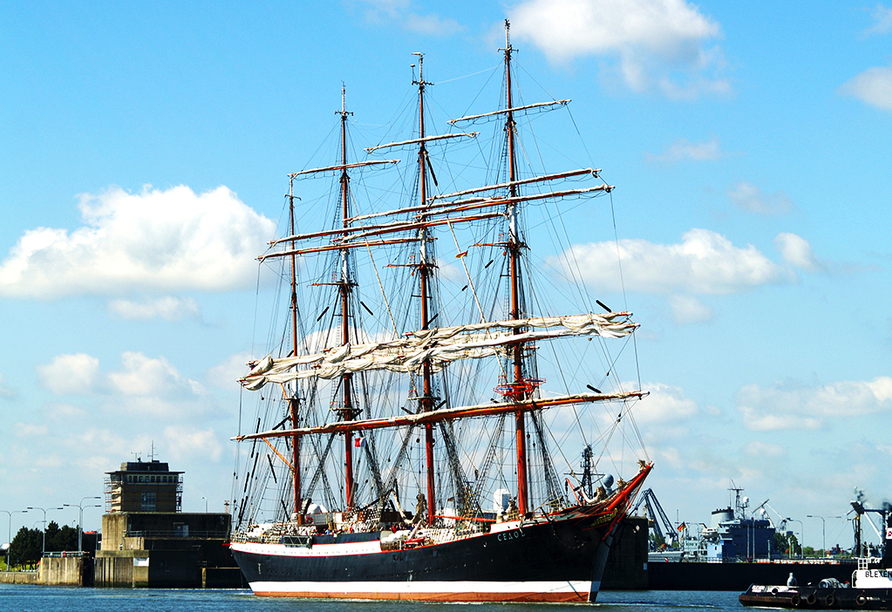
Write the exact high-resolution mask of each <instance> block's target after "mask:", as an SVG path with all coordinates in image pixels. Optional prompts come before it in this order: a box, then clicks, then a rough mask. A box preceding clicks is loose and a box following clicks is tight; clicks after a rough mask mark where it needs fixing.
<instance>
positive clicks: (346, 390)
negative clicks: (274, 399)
mask: <svg viewBox="0 0 892 612" xmlns="http://www.w3.org/2000/svg"><path fill="white" fill-rule="evenodd" d="M338 114H340V116H341V166H342V167H341V177H340V182H341V190H340V191H341V218H342V226H343V227H344V229H347V228H348V227H349V226H350V203H349V196H350V176H349V175H348V174H347V116H348V115H350V114H351V113H348V112H347V92H346V89H345V88H344V87H343V86H342V87H341V110H340V111H338ZM349 257H350V250H349V249H341V278H340V281H339V282H338V292H339V293H340V302H341V344H342V345H347V344H350V301H349V298H350V291H351V290H352V283H351V279H350V268H349V264H350V261H349ZM341 394H342V395H341V398H342V401H341V406H340V408H339V409H338V411H339V413H340V416H341V420H342V421H352V420H353V419H354V417H355V416H356V410H355V409H354V407H353V374H351V373H349V372H347V373H345V374H344V375H343V376H342V378H341ZM354 489H355V483H354V480H353V431H352V430H347V431H345V432H344V493H345V498H346V499H345V501H346V504H347V509H348V510H351V509H352V508H353V506H354V501H355V500H354V492H355V491H354Z"/></svg>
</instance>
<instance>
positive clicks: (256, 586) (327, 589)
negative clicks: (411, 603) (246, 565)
mask: <svg viewBox="0 0 892 612" xmlns="http://www.w3.org/2000/svg"><path fill="white" fill-rule="evenodd" d="M590 587H591V582H589V581H586V580H574V581H564V582H535V581H528V582H484V581H476V580H475V581H430V582H424V581H414V580H413V581H410V582H284V581H283V582H278V581H276V582H266V581H257V582H252V583H251V590H253V591H254V594H255V595H259V596H266V597H277V596H278V597H314V598H333V599H389V600H417V601H587V600H588V594H589V589H590Z"/></svg>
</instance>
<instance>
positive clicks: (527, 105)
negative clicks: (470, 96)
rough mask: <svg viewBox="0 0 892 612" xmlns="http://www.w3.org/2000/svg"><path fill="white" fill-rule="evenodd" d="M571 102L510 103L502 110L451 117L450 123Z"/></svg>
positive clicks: (511, 113) (564, 104)
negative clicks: (521, 104) (512, 104)
mask: <svg viewBox="0 0 892 612" xmlns="http://www.w3.org/2000/svg"><path fill="white" fill-rule="evenodd" d="M569 103H570V100H555V101H554V102H536V103H535V104H526V105H524V106H515V107H511V105H510V104H509V106H508V108H503V109H501V110H497V111H492V112H489V113H483V114H480V115H468V116H467V117H459V118H458V119H450V120H449V123H450V124H451V125H455V124H456V123H458V122H459V121H474V120H475V119H484V118H486V117H492V116H494V115H505V114H510V115H513V114H514V113H516V112H519V111H525V110H529V109H531V108H544V107H546V106H558V105H560V106H567V105H568V104H569Z"/></svg>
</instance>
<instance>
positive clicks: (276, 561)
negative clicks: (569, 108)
mask: <svg viewBox="0 0 892 612" xmlns="http://www.w3.org/2000/svg"><path fill="white" fill-rule="evenodd" d="M505 41H506V44H505V48H504V49H503V50H502V53H503V54H504V81H503V86H502V87H501V97H502V100H501V104H500V107H501V109H500V110H496V111H491V112H486V113H482V114H475V115H468V116H465V117H462V118H460V119H455V120H452V121H449V122H448V125H451V126H462V125H471V124H480V125H483V126H486V125H489V126H490V127H492V128H493V132H494V134H495V139H496V143H495V144H494V146H493V147H492V149H491V151H492V152H493V153H494V156H495V157H496V158H497V160H498V161H499V163H497V164H494V165H493V168H494V169H493V170H492V171H491V173H490V174H491V176H489V177H487V181H488V183H487V184H485V185H484V186H475V184H474V183H471V182H470V179H469V177H470V176H471V175H475V176H474V178H475V179H476V178H477V176H476V175H478V174H479V170H480V169H481V168H482V166H481V165H479V164H477V163H474V162H473V161H459V162H458V163H456V164H454V165H448V162H447V161H446V159H447V157H446V156H445V155H443V156H441V155H440V153H442V151H443V150H445V149H450V153H452V152H453V150H454V151H455V152H456V154H457V156H458V157H462V154H463V155H464V157H462V159H465V158H467V157H468V154H469V153H472V152H475V151H477V152H481V151H484V146H483V145H482V144H481V143H480V141H481V140H482V139H481V138H478V136H479V133H478V132H458V131H448V132H446V133H443V134H433V133H431V132H432V131H431V129H430V127H429V123H430V119H429V114H430V113H429V111H428V110H427V108H426V106H425V103H426V95H427V89H428V87H429V86H430V85H431V83H428V82H426V81H425V80H424V71H423V57H422V55H421V54H415V55H417V56H418V57H417V77H416V76H415V75H416V73H415V65H414V64H413V87H415V88H417V107H416V109H415V110H413V113H412V114H413V117H414V119H413V121H414V122H415V123H414V129H413V134H412V136H413V137H411V138H408V139H402V140H398V141H394V142H389V143H387V144H381V145H378V146H374V147H370V148H368V149H367V152H368V153H369V155H376V154H380V152H390V151H395V150H398V151H404V152H405V151H408V156H409V157H410V158H414V159H415V161H414V162H412V163H409V164H400V163H398V160H395V159H377V158H374V159H365V160H360V161H354V160H353V159H351V158H350V156H349V155H348V152H349V150H350V147H349V146H348V143H350V142H351V140H350V132H348V124H350V122H349V117H350V115H351V113H349V112H348V111H347V108H346V102H345V96H344V95H343V94H342V104H341V110H340V111H339V115H340V122H339V128H340V129H339V143H338V151H337V159H336V163H335V164H334V165H328V166H323V167H316V168H312V169H308V170H303V171H301V172H296V173H294V174H292V175H290V177H289V178H290V189H289V193H288V195H287V196H286V202H287V208H288V212H289V215H288V218H289V223H290V227H289V228H288V230H287V232H286V233H287V234H288V235H286V236H284V237H282V238H280V239H278V240H275V241H273V242H272V243H271V245H270V250H269V251H268V252H267V253H266V254H265V255H262V256H261V257H260V258H259V259H260V260H261V261H263V262H266V263H275V262H278V263H279V264H281V273H280V276H279V278H280V279H281V285H282V287H283V289H285V291H284V292H283V293H284V294H285V295H287V296H289V297H288V298H287V299H288V303H287V304H283V305H282V306H283V307H282V308H281V311H283V312H284V311H286V310H287V312H288V313H289V315H288V317H287V320H286V321H285V322H284V325H281V326H279V327H284V328H285V330H286V331H285V332H284V333H282V332H271V337H272V341H271V343H272V344H273V345H276V346H275V348H274V350H272V351H271V352H270V353H269V355H267V356H266V357H263V358H261V359H258V360H257V361H252V362H251V363H249V364H248V365H249V367H250V371H249V372H248V373H247V374H246V375H245V376H244V377H243V378H242V379H241V384H242V385H243V387H244V388H245V389H246V390H250V391H255V392H257V393H258V394H259V402H258V405H259V411H258V414H257V416H256V418H254V419H252V420H251V421H250V424H249V426H248V427H249V428H250V430H249V431H248V432H242V433H240V434H239V435H238V436H236V438H235V439H236V440H238V441H240V442H242V445H241V446H240V452H239V453H238V456H239V460H238V461H239V463H240V465H239V467H238V469H237V472H236V473H237V478H236V483H235V491H234V498H235V506H234V521H233V525H234V527H233V533H232V537H231V550H232V553H233V556H234V557H235V559H236V561H237V562H238V564H239V566H240V567H241V570H242V572H243V573H244V575H245V577H246V579H247V581H248V583H249V584H250V586H251V588H252V590H253V591H254V593H255V594H257V595H265V596H292V597H340V598H368V599H413V600H439V601H594V599H595V597H596V596H597V593H598V589H599V588H600V583H601V577H602V574H603V572H604V567H605V562H606V559H607V554H608V552H609V550H610V546H611V543H612V539H613V536H614V535H615V532H616V530H617V528H618V526H619V525H620V524H621V523H622V521H623V520H624V517H625V515H626V511H627V509H628V508H629V506H630V504H631V502H632V501H633V499H634V497H635V495H636V493H637V492H638V491H639V489H640V487H641V485H642V483H643V481H644V479H645V478H646V476H647V474H648V473H649V472H650V470H651V463H650V462H649V461H647V460H646V458H642V456H643V455H642V454H632V453H629V452H628V451H627V450H626V446H628V445H629V442H630V441H632V442H635V443H637V442H640V440H635V438H636V436H637V434H638V432H637V429H636V428H635V427H634V420H633V418H632V416H631V413H630V410H631V408H632V405H633V404H635V403H637V400H639V399H641V398H642V397H644V396H645V395H646V392H644V391H641V390H638V389H637V387H638V386H639V385H629V383H628V382H627V381H626V380H624V379H622V378H621V377H620V376H618V375H617V374H616V373H615V367H616V365H617V357H616V356H615V355H614V354H613V352H612V348H613V347H611V344H613V343H616V344H618V345H619V347H618V348H619V352H620V353H622V352H623V351H622V349H623V348H625V347H628V346H629V345H632V347H633V348H632V349H631V350H630V351H628V352H630V353H634V352H635V350H634V336H633V332H634V331H635V329H636V328H637V324H636V323H633V322H632V321H631V320H630V317H631V314H630V313H629V312H614V311H612V310H610V309H609V308H607V307H606V306H604V305H603V303H601V302H600V301H598V300H595V299H594V298H593V297H591V296H589V295H588V293H587V292H586V291H585V290H584V288H582V287H577V288H576V289H574V291H573V292H572V295H571V296H570V297H566V296H565V294H566V293H568V291H567V289H566V287H565V286H564V285H561V284H558V283H555V284H553V285H550V286H549V285H545V284H543V283H547V282H553V277H554V275H556V274H558V273H559V272H561V271H562V270H563V273H566V270H571V271H574V270H575V274H576V276H577V280H578V278H579V276H580V271H579V269H578V267H577V268H574V265H575V266H579V264H578V262H577V263H573V262H569V263H567V264H566V265H565V266H561V265H560V264H555V263H553V262H550V261H549V262H543V261H542V260H535V259H533V257H532V253H533V250H532V249H533V245H532V244H530V242H531V241H530V239H531V238H532V237H533V235H534V234H538V233H541V232H543V231H545V229H561V225H560V222H559V221H558V219H559V215H560V213H561V207H562V205H563V204H564V203H566V202H572V203H576V204H579V203H582V204H585V203H587V202H589V201H590V200H591V198H593V197H596V196H600V195H606V194H609V193H610V192H611V190H612V189H613V188H612V186H610V185H608V184H606V183H605V182H604V181H603V180H602V179H601V178H600V174H599V172H600V171H599V170H597V169H593V168H583V169H578V170H571V171H565V172H560V173H552V174H548V173H537V174H533V173H531V172H528V171H525V170H524V169H523V167H522V164H520V163H519V160H520V159H521V158H522V156H523V155H522V154H523V153H524V152H525V153H527V154H528V153H530V151H529V150H526V149H523V148H522V145H521V134H522V128H521V124H520V120H522V119H525V118H528V117H531V116H533V115H538V113H540V112H543V111H547V110H550V109H560V108H563V107H565V106H566V104H567V103H568V100H560V101H551V102H544V103H534V104H518V103H517V102H515V98H516V96H517V93H516V91H515V85H514V83H513V75H512V66H513V60H514V57H513V55H514V53H515V51H514V49H513V48H512V46H511V44H510V38H509V37H508V23H507V22H506V37H505ZM413 97H414V96H413ZM444 127H445V125H444ZM450 129H455V128H450ZM469 143H471V144H470V146H468V144H469ZM403 166H408V167H409V168H412V169H413V170H412V171H403V170H401V168H403ZM435 168H436V169H437V171H436V172H435ZM319 177H329V179H330V184H331V189H330V190H329V191H330V193H331V194H332V195H331V196H330V198H329V201H328V202H329V204H324V203H322V201H321V198H320V200H319V201H315V200H314V201H300V200H299V198H298V196H297V195H296V194H295V189H294V186H295V184H296V183H297V184H300V183H299V181H301V180H302V179H310V178H319ZM357 177H359V178H363V179H365V178H367V177H374V178H376V179H378V180H377V183H375V181H374V179H370V181H369V182H370V183H371V184H372V185H371V186H369V185H368V184H366V185H363V186H362V187H360V186H359V185H360V183H359V182H358V181H357V180H356V179H357ZM438 178H439V180H438ZM440 183H444V184H452V185H454V186H455V188H453V189H448V190H444V191H449V193H441V192H440ZM478 184H479V183H478ZM397 187H399V189H398V188H397ZM307 191H308V192H309V191H311V190H310V189H307ZM398 192H404V193H407V194H408V195H406V196H403V197H402V199H400V196H398V195H395V194H396V193H398ZM329 207H330V208H331V209H333V210H330V211H329V210H328V209H329ZM323 208H325V210H326V212H325V214H322V213H321V212H320V210H322V209H323ZM577 211H578V207H577ZM577 214H579V213H578V212H577ZM536 215H537V216H538V221H536V222H535V223H536V224H537V227H536V228H534V229H535V231H533V230H531V229H530V222H531V221H530V219H531V218H533V217H534V216H536ZM304 219H306V224H305V223H304ZM324 223H327V225H324V226H323V227H321V228H319V229H313V230H311V231H307V230H306V229H305V225H309V224H317V225H318V224H324ZM298 225H301V228H300V229H301V230H302V231H301V232H298ZM438 242H442V243H444V245H447V246H445V247H441V249H439V250H441V251H442V250H445V251H447V253H446V254H445V255H438V253H437V251H438V249H437V246H438ZM559 244H560V243H559ZM563 245H564V246H565V247H566V250H565V251H564V253H565V256H567V257H571V255H570V254H572V250H571V249H570V248H569V244H568V243H566V242H564V243H563ZM453 249H454V259H452V258H451V257H450V256H451V255H452V254H453ZM548 267H550V268H551V270H550V271H547V273H546V274H544V277H545V281H542V280H541V279H539V278H538V277H539V275H540V273H541V272H542V269H543V268H548ZM571 273H572V272H571ZM537 283H538V284H537ZM554 297H558V298H559V300H558V301H561V300H562V301H563V302H565V303H571V304H572V303H575V304H576V305H575V306H572V308H575V309H576V310H575V311H572V310H571V311H570V314H565V313H566V312H567V310H560V311H557V310H553V309H552V308H553V307H552V306H551V305H549V301H550V300H551V298H554ZM564 308H570V306H564ZM561 313H564V314H561ZM275 329H278V327H276V328H275ZM274 334H275V335H274ZM546 374H547V375H548V376H549V377H553V378H554V379H556V380H555V381H554V383H547V382H546V379H545V375H546ZM636 380H637V379H636ZM580 381H581V382H580ZM586 381H588V382H586ZM595 384H597V385H598V386H599V387H603V388H606V389H608V390H607V391H601V390H600V389H599V388H597V387H595V386H594V385H595ZM630 386H631V387H632V388H629V387H630ZM626 424H631V426H632V427H631V429H632V433H631V434H629V433H628V432H626V431H624V430H622V429H621V428H622V427H624V426H625V425H626ZM611 441H612V442H616V441H619V442H620V443H621V445H622V447H623V450H622V452H619V453H617V452H614V451H611V450H610V444H609V443H610V442H611ZM577 442H578V443H579V445H578V447H577V446H574V445H575V444H576V443H577ZM571 447H572V448H571ZM573 449H576V451H574V450H573ZM593 449H597V450H593ZM577 451H583V453H582V454H583V462H582V464H580V462H579V460H578V458H579V453H578V452H577ZM635 452H636V453H641V452H642V451H641V449H640V448H636V450H635ZM561 461H563V462H564V463H563V464H560V462H561ZM605 466H612V467H611V469H613V468H614V467H615V468H616V469H622V468H623V467H625V468H626V469H628V470H629V471H630V472H631V475H630V478H629V479H628V480H623V479H622V478H620V477H617V478H614V477H613V476H611V475H608V474H606V470H605V472H604V473H602V472H601V470H604V469H605ZM562 468H563V469H562Z"/></svg>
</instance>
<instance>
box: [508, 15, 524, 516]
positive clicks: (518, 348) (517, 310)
mask: <svg viewBox="0 0 892 612" xmlns="http://www.w3.org/2000/svg"><path fill="white" fill-rule="evenodd" d="M509 30H510V24H509V22H508V20H507V19H506V20H505V102H506V104H507V112H506V114H505V134H506V137H507V138H508V181H509V185H510V186H509V195H510V198H511V200H510V203H509V204H508V245H507V251H508V274H509V279H510V284H511V312H510V313H508V318H510V319H520V318H522V317H523V316H524V312H523V304H522V296H521V292H520V250H521V248H523V245H522V244H521V240H520V234H519V231H518V210H517V202H516V201H515V200H514V198H517V195H518V188H517V184H516V181H517V153H516V151H515V143H514V136H515V122H514V112H513V110H512V109H513V108H514V103H513V99H512V91H511V90H512V87H511V54H512V51H513V49H512V48H511V40H510V38H509V36H508V34H509ZM516 333H521V330H516ZM523 350H524V345H523V343H522V342H518V343H517V344H515V345H514V347H513V349H512V358H513V363H514V373H513V377H514V384H515V385H516V386H517V388H518V389H519V388H522V386H523V378H524V370H523ZM523 399H526V397H524V398H523ZM514 431H515V446H516V449H517V510H518V512H519V513H520V515H521V516H523V515H524V514H526V512H527V505H528V502H529V491H528V488H527V485H528V477H527V447H526V422H525V417H524V412H523V411H520V410H519V411H517V412H516V413H515V414H514Z"/></svg>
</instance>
